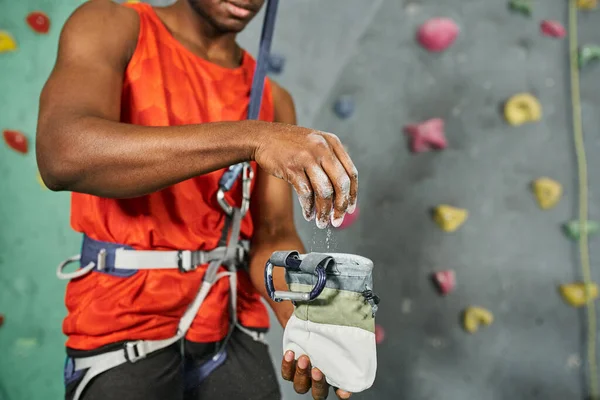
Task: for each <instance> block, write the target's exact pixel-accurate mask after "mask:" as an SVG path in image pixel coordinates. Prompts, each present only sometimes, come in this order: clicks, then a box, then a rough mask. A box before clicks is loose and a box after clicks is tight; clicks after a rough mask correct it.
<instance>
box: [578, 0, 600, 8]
mask: <svg viewBox="0 0 600 400" xmlns="http://www.w3.org/2000/svg"><path fill="white" fill-rule="evenodd" d="M596 7H598V0H577V8H579V9H580V10H593V9H594V8H596Z"/></svg>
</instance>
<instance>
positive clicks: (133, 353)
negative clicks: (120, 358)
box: [123, 340, 148, 364]
mask: <svg viewBox="0 0 600 400" xmlns="http://www.w3.org/2000/svg"><path fill="white" fill-rule="evenodd" d="M123 350H124V351H125V359H126V360H127V361H129V362H130V363H132V364H133V363H136V362H138V361H140V360H142V359H144V358H146V356H147V355H148V353H147V352H146V349H145V348H144V341H143V340H137V341H135V342H127V343H125V344H124V345H123Z"/></svg>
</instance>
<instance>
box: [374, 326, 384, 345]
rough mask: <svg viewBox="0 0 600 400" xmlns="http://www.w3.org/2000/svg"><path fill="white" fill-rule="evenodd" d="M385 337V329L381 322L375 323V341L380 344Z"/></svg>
mask: <svg viewBox="0 0 600 400" xmlns="http://www.w3.org/2000/svg"><path fill="white" fill-rule="evenodd" d="M383 339H385V331H384V330H383V327H382V326H381V325H379V324H375V343H377V344H380V343H381V342H383Z"/></svg>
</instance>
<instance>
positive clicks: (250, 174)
mask: <svg viewBox="0 0 600 400" xmlns="http://www.w3.org/2000/svg"><path fill="white" fill-rule="evenodd" d="M236 168H238V166H237V165H232V166H231V167H229V171H228V173H231V176H234V174H235V169H236ZM253 178H254V170H253V169H252V166H251V165H250V164H249V163H244V164H243V166H242V204H241V206H240V211H241V213H242V217H243V216H245V215H246V213H247V212H248V210H249V209H250V188H251V185H252V179H253ZM234 182H235V181H230V182H226V183H225V185H221V186H220V187H219V190H218V191H217V201H218V202H219V205H220V206H221V208H222V209H223V211H224V212H225V213H226V214H227V215H229V216H232V215H233V206H232V205H231V204H229V203H228V202H227V199H226V198H225V193H226V192H227V191H229V190H230V189H231V187H232V186H233V183H234Z"/></svg>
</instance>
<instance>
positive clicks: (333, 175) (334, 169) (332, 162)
mask: <svg viewBox="0 0 600 400" xmlns="http://www.w3.org/2000/svg"><path fill="white" fill-rule="evenodd" d="M321 165H322V167H323V169H324V170H325V172H326V173H327V175H328V176H329V179H330V181H331V183H332V184H333V187H334V190H335V196H334V201H333V214H332V216H331V222H332V224H333V226H334V227H336V228H337V227H339V226H340V225H341V224H342V222H343V221H344V214H346V211H347V210H348V205H349V204H350V200H349V195H350V178H349V177H348V173H347V172H346V169H345V168H344V166H343V165H342V164H341V163H340V161H339V160H338V158H337V157H335V156H333V155H332V156H330V157H327V159H325V160H323V162H322V163H321Z"/></svg>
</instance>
